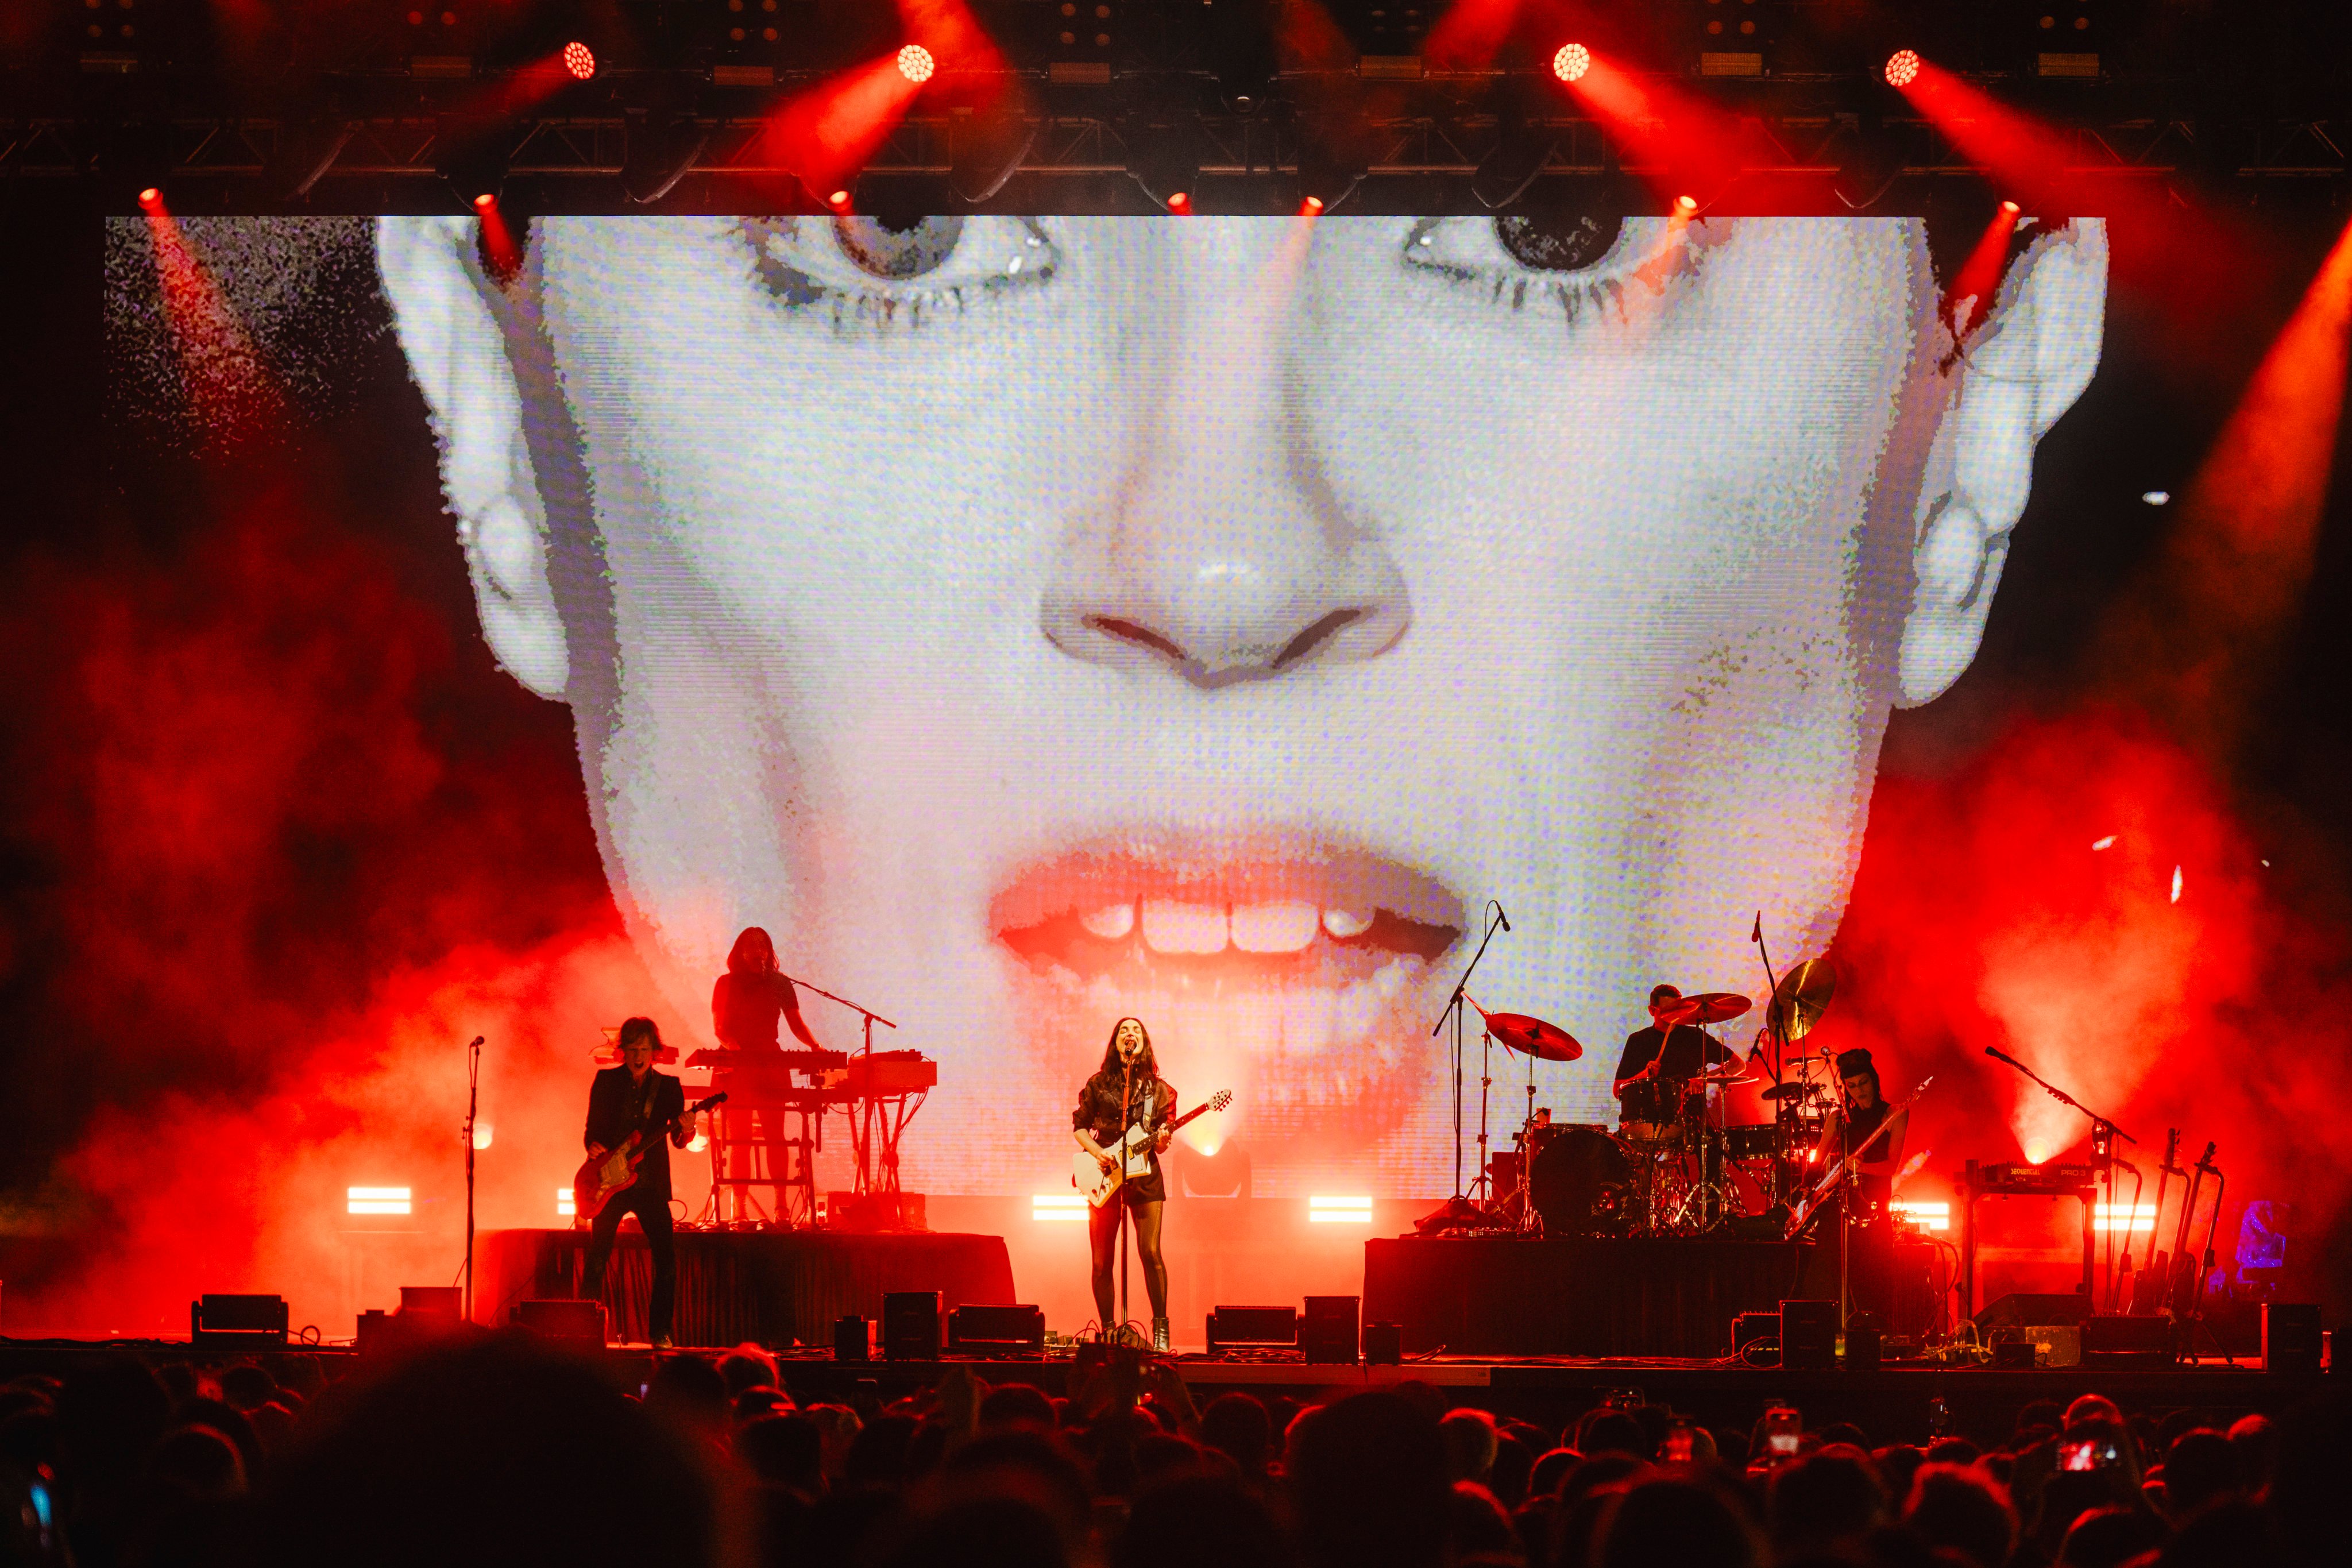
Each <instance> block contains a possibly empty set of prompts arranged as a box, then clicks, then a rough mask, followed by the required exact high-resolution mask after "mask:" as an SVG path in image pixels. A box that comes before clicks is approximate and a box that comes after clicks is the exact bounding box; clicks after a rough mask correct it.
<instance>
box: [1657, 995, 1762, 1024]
mask: <svg viewBox="0 0 2352 1568" xmlns="http://www.w3.org/2000/svg"><path fill="white" fill-rule="evenodd" d="M1748 1006H1749V1003H1748V998H1747V997H1745V996H1741V995H1738V994H1736V993H1733V992H1729V991H1702V992H1700V993H1698V994H1696V995H1695V996H1685V997H1684V998H1683V999H1682V1000H1681V1001H1679V1002H1675V1003H1673V1004H1671V1005H1669V1006H1667V1007H1664V1008H1662V1009H1661V1010H1660V1011H1659V1013H1658V1022H1659V1023H1661V1024H1675V1025H1682V1024H1720V1023H1724V1022H1726V1021H1727V1020H1729V1019H1732V1018H1737V1017H1738V1016H1739V1015H1741V1014H1742V1013H1745V1012H1746V1011H1748Z"/></svg>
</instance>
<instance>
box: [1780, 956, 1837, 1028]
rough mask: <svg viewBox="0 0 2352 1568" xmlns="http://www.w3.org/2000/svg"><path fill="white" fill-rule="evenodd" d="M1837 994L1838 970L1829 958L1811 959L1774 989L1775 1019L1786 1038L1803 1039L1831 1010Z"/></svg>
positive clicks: (1799, 965) (1781, 980) (1799, 966)
mask: <svg viewBox="0 0 2352 1568" xmlns="http://www.w3.org/2000/svg"><path fill="white" fill-rule="evenodd" d="M1836 994H1837V971H1836V970H1835V969H1833V968H1832V967H1831V965H1830V961H1829V960H1828V959H1826V958H1809V959H1806V960H1805V961H1804V962H1803V963H1800V964H1798V965H1797V967H1796V968H1794V969H1791V970H1790V971H1789V973H1786V974H1783V975H1782V976H1780V984H1778V985H1776V986H1774V987H1773V988H1772V1010H1771V1014H1770V1016H1771V1020H1772V1022H1773V1025H1774V1026H1775V1027H1776V1028H1777V1029H1778V1030H1779V1032H1780V1037H1781V1038H1782V1039H1783V1040H1790V1041H1795V1040H1801V1039H1803V1038H1804V1037H1806V1036H1807V1035H1809V1034H1811V1033H1812V1029H1813V1026H1814V1025H1815V1024H1818V1023H1820V1022H1821V1021H1822V1014H1824V1013H1826V1012H1828V1011H1829V1009H1830V998H1832V996H1835V995H1836Z"/></svg>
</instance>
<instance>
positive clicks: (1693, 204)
mask: <svg viewBox="0 0 2352 1568" xmlns="http://www.w3.org/2000/svg"><path fill="white" fill-rule="evenodd" d="M1675 211H1676V212H1678V213H1680V214H1681V215H1682V216H1685V217H1688V216H1690V215H1691V214H1693V213H1695V212H1696V211H1698V198H1697V197H1696V196H1676V197H1675Z"/></svg>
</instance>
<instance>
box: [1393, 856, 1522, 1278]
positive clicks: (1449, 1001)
mask: <svg viewBox="0 0 2352 1568" xmlns="http://www.w3.org/2000/svg"><path fill="white" fill-rule="evenodd" d="M1488 904H1489V906H1490V907H1491V908H1492V910H1494V918H1493V919H1491V920H1489V921H1487V922H1486V935H1485V936H1482V937H1480V938H1479V939H1478V951H1477V952H1474V953H1472V954H1471V955H1470V967H1469V968H1467V969H1465V970H1464V971H1463V972H1462V978H1461V979H1459V980H1457V981H1455V982H1454V994H1453V995H1451V996H1449V997H1447V998H1446V1000H1445V1010H1444V1012H1442V1013H1440V1014H1438V1016H1437V1022H1436V1023H1435V1024H1434V1025H1433V1026H1431V1027H1430V1031H1429V1037H1430V1038H1431V1039H1435V1038H1436V1037H1438V1036H1439V1035H1441V1034H1443V1033H1444V1032H1445V1025H1446V1021H1447V1020H1448V1019H1451V1020H1452V1021H1453V1024H1454V1195H1453V1196H1452V1197H1450V1198H1448V1199H1446V1200H1445V1203H1444V1206H1443V1207H1441V1208H1440V1209H1439V1210H1438V1211H1437V1212H1436V1213H1435V1214H1433V1215H1428V1216H1426V1217H1425V1218H1423V1220H1422V1221H1421V1222H1420V1223H1419V1224H1417V1225H1415V1226H1414V1227H1413V1228H1414V1229H1416V1230H1419V1231H1423V1232H1430V1231H1436V1230H1451V1229H1455V1228H1457V1227H1461V1226H1469V1225H1473V1224H1475V1223H1476V1222H1477V1219H1478V1211H1477V1209H1476V1207H1475V1205H1472V1203H1471V1202H1470V1200H1469V1199H1468V1198H1467V1197H1465V1196H1464V1195H1463V1192H1462V1006H1463V993H1464V992H1465V990H1466V989H1467V988H1468V987H1469V984H1470V976H1471V975H1472V974H1474V973H1476V972H1477V968H1478V961H1479V960H1480V959H1482V958H1484V957H1486V944H1487V943H1488V942H1493V941H1494V940H1495V932H1496V929H1497V928H1498V927H1499V926H1500V925H1501V924H1502V920H1503V907H1502V905H1500V904H1498V903H1495V902H1494V900H1488Z"/></svg>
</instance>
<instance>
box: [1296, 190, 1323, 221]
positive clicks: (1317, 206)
mask: <svg viewBox="0 0 2352 1568" xmlns="http://www.w3.org/2000/svg"><path fill="white" fill-rule="evenodd" d="M1322 211H1323V198H1322V197H1321V196H1313V195H1310V196H1308V197H1307V199H1306V200H1305V201H1303V202H1301V203H1299V204H1298V216H1301V217H1316V216H1319V215H1320V214H1321V213H1322Z"/></svg>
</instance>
